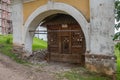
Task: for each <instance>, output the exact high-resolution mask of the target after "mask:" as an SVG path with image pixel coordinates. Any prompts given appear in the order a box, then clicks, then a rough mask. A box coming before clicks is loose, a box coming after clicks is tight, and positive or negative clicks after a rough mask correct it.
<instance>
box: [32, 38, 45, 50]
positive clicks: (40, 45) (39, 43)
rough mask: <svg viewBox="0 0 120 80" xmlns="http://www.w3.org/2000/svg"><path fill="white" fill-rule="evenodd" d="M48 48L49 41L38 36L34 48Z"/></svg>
mask: <svg viewBox="0 0 120 80" xmlns="http://www.w3.org/2000/svg"><path fill="white" fill-rule="evenodd" d="M46 48H47V42H46V41H43V40H40V39H38V38H34V40H33V45H32V49H33V50H39V49H46Z"/></svg>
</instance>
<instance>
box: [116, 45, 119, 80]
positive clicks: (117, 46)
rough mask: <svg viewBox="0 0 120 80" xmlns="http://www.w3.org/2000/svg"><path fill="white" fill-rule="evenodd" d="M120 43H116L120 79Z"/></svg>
mask: <svg viewBox="0 0 120 80" xmlns="http://www.w3.org/2000/svg"><path fill="white" fill-rule="evenodd" d="M119 48H120V43H118V44H117V45H115V55H116V56H117V65H116V66H117V73H119V74H117V80H120V50H119Z"/></svg>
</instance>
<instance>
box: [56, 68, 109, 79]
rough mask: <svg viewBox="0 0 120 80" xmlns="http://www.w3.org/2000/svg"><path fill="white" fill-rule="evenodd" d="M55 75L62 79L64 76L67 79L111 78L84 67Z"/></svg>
mask: <svg viewBox="0 0 120 80" xmlns="http://www.w3.org/2000/svg"><path fill="white" fill-rule="evenodd" d="M57 75H58V76H59V77H58V79H59V80H63V79H64V78H66V79H67V80H111V79H110V78H108V77H104V76H101V75H99V74H97V73H93V72H89V71H87V70H86V69H84V68H77V69H72V70H71V71H66V72H63V73H60V74H57Z"/></svg>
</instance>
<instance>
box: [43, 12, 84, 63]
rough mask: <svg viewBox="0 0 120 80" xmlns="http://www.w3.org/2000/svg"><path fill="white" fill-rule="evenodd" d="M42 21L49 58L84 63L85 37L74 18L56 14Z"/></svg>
mask: <svg viewBox="0 0 120 80" xmlns="http://www.w3.org/2000/svg"><path fill="white" fill-rule="evenodd" d="M44 21H45V22H44V24H43V25H44V26H46V27H47V32H48V52H49V57H50V60H53V61H62V62H71V63H81V64H84V62H85V57H84V53H85V47H86V46H85V37H84V34H83V32H82V30H81V27H80V25H79V24H78V23H77V22H76V20H75V19H74V18H72V17H71V16H70V15H66V14H56V15H52V16H50V17H48V18H46V19H45V20H44Z"/></svg>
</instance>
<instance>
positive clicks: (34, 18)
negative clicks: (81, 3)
mask: <svg viewBox="0 0 120 80" xmlns="http://www.w3.org/2000/svg"><path fill="white" fill-rule="evenodd" d="M56 13H63V14H69V15H71V16H72V17H73V18H74V19H75V20H76V21H77V22H78V23H79V25H80V26H81V29H82V30H83V33H84V35H85V40H86V51H87V50H89V49H90V48H89V46H90V45H89V44H90V40H89V23H88V22H87V20H86V19H85V17H84V16H83V15H82V13H81V12H80V11H79V10H77V9H76V8H74V7H73V6H71V5H68V4H65V3H57V2H56V3H52V2H50V3H48V4H46V5H43V6H41V7H39V8H38V9H36V10H35V11H34V12H33V13H32V14H31V15H30V16H29V17H28V19H27V21H26V22H25V24H24V27H25V31H24V36H23V39H24V44H25V51H27V52H29V53H31V52H32V39H33V34H32V33H29V30H35V29H36V28H37V26H38V24H39V23H40V22H41V21H42V20H43V19H44V18H45V17H47V16H50V15H53V14H56Z"/></svg>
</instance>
